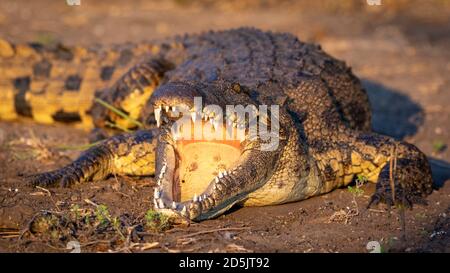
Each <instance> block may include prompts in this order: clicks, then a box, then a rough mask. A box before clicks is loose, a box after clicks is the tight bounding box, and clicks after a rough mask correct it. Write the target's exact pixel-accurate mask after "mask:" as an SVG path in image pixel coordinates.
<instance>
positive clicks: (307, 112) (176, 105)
mask: <svg viewBox="0 0 450 273" xmlns="http://www.w3.org/2000/svg"><path fill="white" fill-rule="evenodd" d="M162 45H166V46H160V48H161V50H159V51H158V52H157V53H151V52H144V53H142V55H139V56H136V55H135V56H133V60H136V61H137V63H136V64H135V65H134V66H133V67H132V68H131V69H130V70H129V71H128V72H126V73H125V74H124V76H122V77H120V78H118V79H117V81H115V82H113V83H112V84H111V85H110V86H105V88H104V89H102V92H99V93H98V95H97V96H98V97H100V98H101V99H102V100H104V101H106V102H107V103H109V104H110V105H114V106H116V107H118V108H120V109H122V110H124V112H127V113H128V114H130V113H131V114H132V115H133V116H134V117H136V118H139V117H140V118H141V121H142V122H143V123H145V124H146V126H147V128H152V129H147V130H141V131H138V132H135V133H130V134H122V135H117V136H114V137H111V138H109V139H106V140H104V141H103V142H102V143H101V144H99V145H97V146H95V147H93V148H91V149H89V150H87V151H86V152H84V153H83V154H82V155H81V156H80V157H79V158H78V159H77V160H75V161H74V162H73V163H71V164H69V165H68V166H65V167H63V168H61V169H59V170H55V171H51V172H47V173H42V174H39V175H36V176H34V177H33V178H32V179H31V183H32V184H33V185H42V186H48V185H52V184H55V183H60V184H61V185H63V186H69V185H71V184H73V183H76V182H82V181H87V180H99V179H105V178H106V177H108V176H109V175H111V174H122V175H123V174H127V175H151V174H153V170H154V168H153V164H155V162H154V161H155V156H156V165H155V170H156V171H155V179H156V180H157V187H156V188H155V192H154V196H153V202H154V207H155V209H157V210H160V211H162V212H165V213H171V214H178V215H181V216H184V217H187V218H189V219H193V220H203V219H208V218H212V217H215V216H217V215H220V214H222V213H223V212H225V211H227V210H228V209H230V208H231V207H232V206H233V205H235V204H238V205H244V206H264V205H275V204H282V203H287V202H293V201H299V200H303V199H306V198H309V197H313V196H317V195H320V194H324V193H327V192H329V191H331V190H333V189H335V188H338V187H342V186H345V185H348V184H350V183H352V181H354V180H355V178H356V177H357V176H364V177H365V178H366V179H367V180H368V181H370V182H373V183H376V192H375V193H374V194H373V196H372V198H371V201H370V204H369V205H371V204H376V203H378V202H380V201H381V202H385V203H387V204H388V205H397V204H401V205H405V206H411V205H412V204H414V203H424V202H425V200H424V198H425V197H426V196H427V195H428V194H430V193H431V191H432V178H431V171H430V166H429V163H428V161H427V159H426V157H425V155H424V154H423V153H422V152H421V151H419V150H418V149H417V148H416V147H415V146H413V145H411V144H408V143H406V142H403V141H397V140H394V139H392V138H390V137H387V136H382V135H379V134H376V133H373V132H371V112H370V106H369V101H368V98H367V95H366V92H365V90H364V89H363V88H362V86H361V83H360V81H359V80H358V79H357V78H356V77H355V76H354V75H353V74H352V72H351V70H350V68H348V67H347V66H346V65H345V63H343V62H341V61H338V60H336V59H334V58H333V57H331V56H329V55H328V54H326V53H325V52H323V51H322V50H321V48H320V47H319V46H317V45H313V44H308V43H303V42H300V41H299V40H298V39H297V38H296V37H294V36H293V35H290V34H284V33H272V32H263V31H260V30H257V29H250V28H240V29H233V30H228V31H219V32H208V33H203V34H198V35H185V36H183V37H176V38H173V39H169V40H168V41H166V42H165V43H164V44H162ZM19 87H20V85H19ZM15 92H16V93H15V94H19V92H22V94H23V93H24V90H23V88H22V90H17V91H15ZM194 98H201V99H202V102H203V106H206V105H216V106H219V107H220V108H221V109H226V106H227V105H243V106H255V107H254V108H252V107H249V108H246V109H258V107H259V106H261V105H269V106H270V105H276V106H278V107H279V113H278V114H279V115H278V117H277V120H276V123H278V124H279V130H278V135H277V137H278V145H277V147H276V148H275V149H268V150H265V149H261V147H262V146H263V145H265V144H267V138H266V137H264V136H262V135H257V136H256V137H254V134H252V132H251V130H250V129H249V126H248V123H249V121H250V119H249V118H245V117H244V118H236V116H235V115H234V116H233V115H231V116H227V117H226V118H225V119H223V120H220V119H217V117H218V116H219V115H216V114H217V113H216V112H213V111H210V110H209V109H207V107H203V108H201V109H198V107H195V104H194ZM92 104H93V106H92V108H90V109H89V110H88V111H86V115H92V118H93V120H94V124H95V125H96V126H100V127H101V126H103V125H104V124H105V122H106V121H107V122H110V123H111V122H112V123H114V122H118V121H119V120H120V117H118V116H116V115H115V114H114V113H112V112H110V111H109V110H108V109H105V108H103V107H102V106H101V105H98V104H95V103H92ZM17 107H20V105H16V108H17ZM181 107H182V108H184V109H186V112H184V113H185V114H186V113H188V118H189V121H191V120H192V122H193V124H194V123H195V122H196V124H199V125H200V127H201V128H203V129H204V130H205V129H206V126H210V125H211V124H212V126H210V127H212V128H213V129H212V130H214V129H215V130H225V129H223V128H227V125H229V126H230V128H233V129H232V131H233V132H237V131H239V130H241V132H244V136H243V137H242V138H240V139H234V140H208V139H194V140H183V139H180V138H179V135H177V132H176V131H175V132H174V130H172V128H174V125H176V123H177V122H178V121H179V120H180V119H181V118H182V116H181V115H180V113H179V112H180V109H181ZM16 110H17V109H16ZM18 110H20V109H18ZM3 112H6V110H5V111H3ZM18 112H20V111H18ZM250 112H251V111H248V113H250ZM254 114H255V115H256V116H257V115H258V112H257V111H256V113H254ZM271 114H272V113H269V114H268V116H267V118H266V119H265V122H266V124H268V125H270V124H272V123H273V122H275V120H273V119H274V118H273V115H271ZM155 123H157V125H158V126H155ZM128 125H129V124H127V123H122V124H121V126H128ZM222 125H223V126H222ZM155 127H156V128H155ZM208 128H209V127H208ZM218 128H219V129H218Z"/></svg>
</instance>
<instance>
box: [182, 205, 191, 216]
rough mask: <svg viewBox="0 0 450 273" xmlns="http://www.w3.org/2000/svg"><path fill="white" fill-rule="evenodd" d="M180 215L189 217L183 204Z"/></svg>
mask: <svg viewBox="0 0 450 273" xmlns="http://www.w3.org/2000/svg"><path fill="white" fill-rule="evenodd" d="M181 215H183V216H185V217H189V214H188V211H187V208H186V206H183V209H182V210H181Z"/></svg>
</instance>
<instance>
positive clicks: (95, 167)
mask: <svg viewBox="0 0 450 273" xmlns="http://www.w3.org/2000/svg"><path fill="white" fill-rule="evenodd" d="M154 139H155V132H154V131H138V132H136V133H133V134H123V135H117V136H114V137H111V138H109V139H107V140H105V141H104V142H102V143H101V144H99V145H97V146H95V147H92V148H90V149H89V150H87V151H86V152H84V153H83V154H82V155H81V156H80V157H79V158H78V159H76V160H75V161H74V162H72V163H70V164H69V165H67V166H65V167H63V168H61V169H58V170H55V171H51V172H45V173H41V174H37V175H33V176H31V177H30V178H29V183H30V184H31V185H33V186H44V187H46V186H52V185H55V184H58V183H59V185H60V186H62V187H68V186H71V185H72V184H75V183H78V182H83V181H90V180H92V181H95V180H101V179H105V178H106V177H108V176H109V175H111V174H118V175H135V176H146V175H153V174H154V172H155V152H154V147H155V143H154Z"/></svg>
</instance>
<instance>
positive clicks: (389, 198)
mask: <svg viewBox="0 0 450 273" xmlns="http://www.w3.org/2000/svg"><path fill="white" fill-rule="evenodd" d="M288 95H290V98H291V99H292V103H291V104H290V105H289V107H290V108H291V110H294V111H295V112H296V113H305V114H304V115H303V120H302V124H301V125H302V127H303V128H302V129H303V130H304V132H305V136H306V139H307V147H308V154H310V155H311V156H312V157H313V158H314V159H315V161H316V165H317V167H318V170H319V176H320V181H321V182H322V185H321V186H320V187H318V188H319V189H320V190H318V191H317V192H315V193H312V195H316V194H322V193H326V192H329V191H331V190H333V189H335V188H338V187H342V186H345V185H348V184H350V183H351V182H352V181H353V180H354V179H355V177H356V176H358V175H360V176H362V177H364V178H365V179H366V180H367V181H370V182H374V183H377V186H376V189H377V190H376V193H375V194H374V195H373V197H372V200H371V202H370V204H369V205H372V204H376V203H378V202H380V201H382V202H385V203H386V204H388V205H396V204H402V205H405V206H407V207H409V206H411V205H412V204H413V203H423V201H424V199H423V198H424V197H425V196H426V195H428V194H430V193H431V191H432V177H431V170H430V166H429V164H428V161H427V159H426V156H425V155H424V154H423V153H422V152H421V151H419V149H417V147H415V146H414V145H411V144H408V143H406V142H402V141H396V140H394V139H393V138H390V137H387V136H382V135H379V134H376V133H366V132H362V131H358V130H353V129H351V128H349V127H347V126H346V124H345V123H343V122H342V119H341V117H340V114H339V112H337V111H336V107H334V100H333V99H332V97H331V96H330V94H329V92H328V90H327V86H325V85H324V83H323V82H321V81H320V80H317V79H316V78H314V77H305V79H304V80H303V81H302V82H301V84H300V85H299V86H298V88H297V89H294V90H292V91H289V94H288Z"/></svg>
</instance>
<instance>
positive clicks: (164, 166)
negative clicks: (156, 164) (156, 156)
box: [161, 164, 167, 173]
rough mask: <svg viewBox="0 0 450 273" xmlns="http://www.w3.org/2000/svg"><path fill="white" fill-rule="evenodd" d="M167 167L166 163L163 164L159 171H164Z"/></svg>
mask: <svg viewBox="0 0 450 273" xmlns="http://www.w3.org/2000/svg"><path fill="white" fill-rule="evenodd" d="M166 169H167V164H164V165H163V166H162V168H161V173H165V172H166Z"/></svg>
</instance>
